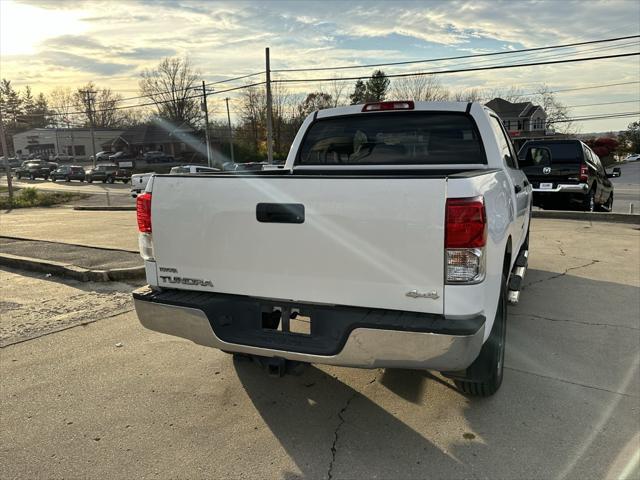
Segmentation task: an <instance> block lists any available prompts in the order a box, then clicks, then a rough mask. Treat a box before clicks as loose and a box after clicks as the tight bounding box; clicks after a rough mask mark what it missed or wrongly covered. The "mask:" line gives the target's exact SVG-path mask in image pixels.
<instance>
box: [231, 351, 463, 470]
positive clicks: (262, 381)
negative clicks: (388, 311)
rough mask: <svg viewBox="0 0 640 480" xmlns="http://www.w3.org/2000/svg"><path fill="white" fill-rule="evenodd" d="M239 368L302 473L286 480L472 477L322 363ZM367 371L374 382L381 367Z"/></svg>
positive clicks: (253, 398)
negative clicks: (274, 369) (287, 370)
mask: <svg viewBox="0 0 640 480" xmlns="http://www.w3.org/2000/svg"><path fill="white" fill-rule="evenodd" d="M234 365H235V368H236V371H237V374H238V378H239V379H240V381H241V383H242V385H243V386H244V389H245V391H246V392H247V394H248V396H249V398H250V399H251V401H252V403H253V404H254V406H255V407H256V409H257V411H258V412H259V414H260V415H261V417H262V418H263V420H264V421H265V423H266V425H267V426H268V427H269V429H270V430H271V432H272V433H273V434H274V436H275V437H276V438H277V440H278V442H279V443H280V445H281V446H282V448H284V450H285V451H286V453H287V455H288V456H289V457H290V458H291V459H292V460H293V461H294V462H295V464H296V466H297V467H298V469H299V470H300V473H298V472H293V471H287V472H283V478H285V479H301V478H418V477H424V476H427V475H428V473H429V472H430V471H437V472H449V473H450V474H453V473H454V472H455V475H456V476H458V477H461V476H464V475H465V471H466V469H465V466H464V465H462V464H460V463H459V462H458V461H456V459H455V458H452V457H451V456H450V455H448V454H447V453H445V452H443V451H442V450H441V449H440V448H439V447H438V446H436V445H435V444H434V443H432V442H431V441H429V440H428V439H427V438H425V437H423V436H422V435H421V434H420V433H418V432H416V431H415V430H414V429H413V428H411V427H410V426H409V425H407V424H405V423H403V422H402V421H400V420H399V419H398V418H396V417H395V416H394V415H393V414H392V413H390V412H388V411H387V410H385V409H384V408H382V407H381V406H379V405H378V404H376V403H375V402H374V401H372V400H371V399H370V398H369V397H368V396H366V395H364V394H363V393H362V392H361V391H358V390H356V389H354V388H352V387H350V386H349V385H347V384H346V383H343V382H342V381H340V380H338V379H337V378H335V377H334V376H332V375H330V374H328V373H326V372H325V371H323V370H320V369H319V368H316V367H313V366H309V367H307V368H306V370H305V371H304V373H303V374H302V375H300V376H297V377H294V376H287V377H284V378H279V379H274V378H270V377H268V376H267V375H266V374H265V373H264V371H263V370H262V369H261V368H260V367H258V366H257V365H256V364H254V363H251V362H242V363H240V362H237V361H236V362H234ZM363 374H366V375H367V376H369V377H371V378H372V379H373V378H374V377H375V375H376V371H373V370H372V371H363ZM362 390H363V391H366V390H367V388H366V387H364V388H363V389H362Z"/></svg>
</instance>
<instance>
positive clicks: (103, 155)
mask: <svg viewBox="0 0 640 480" xmlns="http://www.w3.org/2000/svg"><path fill="white" fill-rule="evenodd" d="M111 155H113V152H108V151H102V152H98V153H96V162H106V161H107V160H109V157H110V156H111ZM89 159H90V160H93V155H91V157H89Z"/></svg>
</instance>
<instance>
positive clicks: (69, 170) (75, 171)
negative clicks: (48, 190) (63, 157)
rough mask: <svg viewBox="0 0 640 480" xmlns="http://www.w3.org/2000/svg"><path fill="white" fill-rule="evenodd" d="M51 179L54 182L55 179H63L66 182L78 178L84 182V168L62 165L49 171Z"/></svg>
mask: <svg viewBox="0 0 640 480" xmlns="http://www.w3.org/2000/svg"><path fill="white" fill-rule="evenodd" d="M50 176H51V181H52V182H55V181H56V180H64V181H66V182H70V181H71V180H80V181H81V182H84V176H85V174H84V168H82V167H76V166H70V165H63V166H62V167H60V168H58V169H56V170H54V171H53V172H51V175H50Z"/></svg>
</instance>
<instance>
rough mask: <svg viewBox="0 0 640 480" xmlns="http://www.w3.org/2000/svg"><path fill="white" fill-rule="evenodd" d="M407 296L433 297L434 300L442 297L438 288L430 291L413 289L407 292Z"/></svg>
mask: <svg viewBox="0 0 640 480" xmlns="http://www.w3.org/2000/svg"><path fill="white" fill-rule="evenodd" d="M405 295H406V296H407V297H411V298H431V299H432V300H437V299H438V298H440V295H438V291H437V290H431V291H430V292H419V291H418V290H411V291H410V292H407V293H405Z"/></svg>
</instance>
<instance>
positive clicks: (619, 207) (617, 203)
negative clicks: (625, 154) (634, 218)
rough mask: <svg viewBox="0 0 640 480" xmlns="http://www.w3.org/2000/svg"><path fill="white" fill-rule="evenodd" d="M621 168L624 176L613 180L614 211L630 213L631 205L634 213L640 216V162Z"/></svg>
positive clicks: (630, 163) (622, 165)
mask: <svg viewBox="0 0 640 480" xmlns="http://www.w3.org/2000/svg"><path fill="white" fill-rule="evenodd" d="M616 166H618V165H616ZM619 167H620V170H621V171H622V176H620V177H618V178H612V179H611V181H612V182H613V185H614V189H613V192H614V197H613V198H614V200H613V211H614V212H615V213H629V205H630V204H633V213H638V214H640V161H635V162H629V163H623V164H621V165H619Z"/></svg>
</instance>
